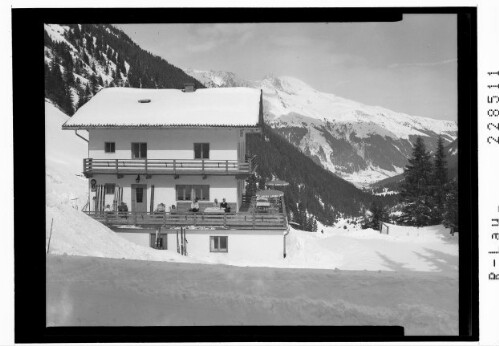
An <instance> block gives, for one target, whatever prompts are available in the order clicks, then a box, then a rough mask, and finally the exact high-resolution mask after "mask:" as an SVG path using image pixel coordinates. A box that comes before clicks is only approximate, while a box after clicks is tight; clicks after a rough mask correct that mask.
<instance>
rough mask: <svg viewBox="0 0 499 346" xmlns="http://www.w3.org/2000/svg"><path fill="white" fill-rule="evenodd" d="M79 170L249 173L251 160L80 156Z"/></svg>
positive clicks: (94, 172) (88, 175) (121, 173)
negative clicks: (81, 161)
mask: <svg viewBox="0 0 499 346" xmlns="http://www.w3.org/2000/svg"><path fill="white" fill-rule="evenodd" d="M83 173H84V174H85V176H86V177H91V176H92V175H94V174H117V175H127V174H146V175H158V174H161V175H187V174H202V175H236V174H251V173H252V163H251V160H247V161H245V162H239V161H237V160H205V159H193V160H174V159H93V158H85V159H83Z"/></svg>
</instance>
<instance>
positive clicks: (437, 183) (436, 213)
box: [432, 136, 448, 224]
mask: <svg viewBox="0 0 499 346" xmlns="http://www.w3.org/2000/svg"><path fill="white" fill-rule="evenodd" d="M447 183H448V179H447V161H446V159H445V150H444V140H443V138H442V137H441V136H439V137H438V142H437V150H436V152H435V158H434V164H433V176H432V187H433V200H434V209H433V217H432V221H433V222H432V223H435V224H439V223H441V222H442V215H443V212H444V203H445V197H446V192H447V191H446V189H447Z"/></svg>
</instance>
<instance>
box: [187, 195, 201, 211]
mask: <svg viewBox="0 0 499 346" xmlns="http://www.w3.org/2000/svg"><path fill="white" fill-rule="evenodd" d="M198 201H199V198H197V197H196V199H195V200H194V201H192V203H191V209H189V211H193V212H198V211H199V202H198Z"/></svg>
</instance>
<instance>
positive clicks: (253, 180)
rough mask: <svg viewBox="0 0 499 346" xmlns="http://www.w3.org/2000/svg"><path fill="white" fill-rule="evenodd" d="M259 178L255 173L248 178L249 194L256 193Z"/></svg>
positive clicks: (247, 192) (247, 188)
mask: <svg viewBox="0 0 499 346" xmlns="http://www.w3.org/2000/svg"><path fill="white" fill-rule="evenodd" d="M256 184H257V179H256V176H255V175H254V174H252V175H250V176H249V177H248V179H246V194H247V195H249V196H254V195H255V194H256V190H257V189H258V188H257V185H256Z"/></svg>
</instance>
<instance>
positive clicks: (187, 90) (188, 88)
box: [182, 83, 196, 93]
mask: <svg viewBox="0 0 499 346" xmlns="http://www.w3.org/2000/svg"><path fill="white" fill-rule="evenodd" d="M182 91H183V92H185V93H192V92H194V91H196V88H195V87H194V83H184V90H182Z"/></svg>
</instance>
